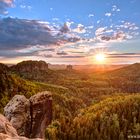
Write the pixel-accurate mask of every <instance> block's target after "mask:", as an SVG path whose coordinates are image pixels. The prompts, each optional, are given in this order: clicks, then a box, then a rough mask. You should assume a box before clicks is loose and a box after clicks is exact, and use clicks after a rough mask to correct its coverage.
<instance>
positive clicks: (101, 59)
mask: <svg viewBox="0 0 140 140" xmlns="http://www.w3.org/2000/svg"><path fill="white" fill-rule="evenodd" d="M95 60H96V61H97V62H98V63H104V62H105V54H103V53H98V54H96V55H95Z"/></svg>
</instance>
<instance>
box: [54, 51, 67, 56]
mask: <svg viewBox="0 0 140 140" xmlns="http://www.w3.org/2000/svg"><path fill="white" fill-rule="evenodd" d="M57 55H68V53H67V52H64V51H61V52H57Z"/></svg>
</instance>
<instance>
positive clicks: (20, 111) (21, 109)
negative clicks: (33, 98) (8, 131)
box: [4, 95, 30, 136]
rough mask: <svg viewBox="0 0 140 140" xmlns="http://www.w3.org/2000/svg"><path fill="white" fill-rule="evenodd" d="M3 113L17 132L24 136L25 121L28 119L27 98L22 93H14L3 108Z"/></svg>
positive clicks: (28, 106)
mask: <svg viewBox="0 0 140 140" xmlns="http://www.w3.org/2000/svg"><path fill="white" fill-rule="evenodd" d="M4 114H5V116H6V118H7V119H8V120H9V121H10V122H11V123H12V125H13V127H14V128H16V130H17V132H18V134H19V135H20V136H26V127H27V122H28V121H29V120H30V102H29V100H28V99H26V97H25V96H24V95H15V96H14V97H13V98H12V99H11V100H10V102H9V103H8V104H7V105H6V107H5V108H4Z"/></svg>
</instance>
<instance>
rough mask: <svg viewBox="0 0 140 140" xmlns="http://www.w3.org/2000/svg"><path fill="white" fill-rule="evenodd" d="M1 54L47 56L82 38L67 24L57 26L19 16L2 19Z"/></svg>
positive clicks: (6, 55) (0, 25)
mask: <svg viewBox="0 0 140 140" xmlns="http://www.w3.org/2000/svg"><path fill="white" fill-rule="evenodd" d="M0 31H1V32H0V56H5V57H16V56H41V55H42V56H45V57H46V55H47V56H48V55H52V54H55V49H57V48H59V47H60V46H62V45H64V44H68V43H74V42H77V41H79V40H80V38H79V37H78V36H77V35H74V34H72V33H71V32H70V29H69V28H68V26H67V25H66V24H64V26H63V27H59V28H56V27H54V26H53V25H51V24H50V23H48V22H43V21H38V20H27V19H18V18H10V17H9V18H4V19H0ZM45 54H46V55H45Z"/></svg>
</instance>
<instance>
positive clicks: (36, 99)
mask: <svg viewBox="0 0 140 140" xmlns="http://www.w3.org/2000/svg"><path fill="white" fill-rule="evenodd" d="M4 114H5V116H6V118H7V119H8V120H9V121H10V123H11V124H12V125H13V127H14V128H15V129H16V130H17V132H18V135H20V136H26V137H28V138H44V133H45V129H46V127H47V126H48V125H49V124H50V123H51V120H52V96H51V93H49V92H41V93H38V94H36V95H34V96H32V97H31V98H30V99H27V98H26V97H25V96H23V95H15V96H14V97H13V98H12V99H11V100H10V102H9V103H8V104H7V105H6V107H5V108H4Z"/></svg>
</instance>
